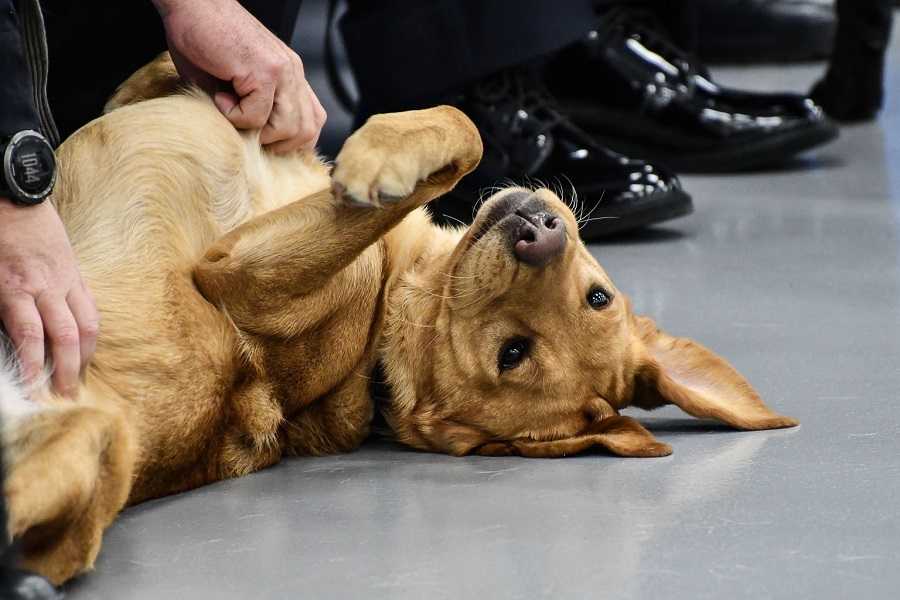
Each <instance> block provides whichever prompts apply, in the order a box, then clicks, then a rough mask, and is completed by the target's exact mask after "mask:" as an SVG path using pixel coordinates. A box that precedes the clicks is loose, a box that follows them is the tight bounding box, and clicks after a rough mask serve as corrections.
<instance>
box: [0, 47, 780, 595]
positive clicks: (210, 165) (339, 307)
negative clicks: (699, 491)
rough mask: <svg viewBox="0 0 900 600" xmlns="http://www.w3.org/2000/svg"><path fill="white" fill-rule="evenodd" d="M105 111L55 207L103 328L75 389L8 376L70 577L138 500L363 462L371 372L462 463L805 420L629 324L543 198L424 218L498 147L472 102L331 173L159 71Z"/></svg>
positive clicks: (12, 457)
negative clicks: (346, 454)
mask: <svg viewBox="0 0 900 600" xmlns="http://www.w3.org/2000/svg"><path fill="white" fill-rule="evenodd" d="M110 108H111V109H112V110H110V112H108V113H107V114H106V115H105V116H103V117H102V118H100V119H98V120H96V121H94V122H92V123H90V124H89V125H87V126H85V127H84V128H82V129H81V130H80V131H79V132H77V133H76V134H75V135H73V136H72V137H71V138H70V139H69V140H67V141H66V142H65V144H63V146H62V147H61V148H60V150H59V163H60V165H61V171H60V174H59V184H58V188H57V192H56V193H55V194H54V197H53V202H54V203H55V205H56V207H57V209H58V210H59V212H60V215H61V216H62V218H63V221H64V222H65V223H66V226H67V229H68V231H69V234H70V237H71V240H72V243H73V245H74V248H75V251H76V253H77V255H78V257H79V260H80V263H81V267H82V270H83V274H84V277H85V279H86V281H87V282H88V284H89V286H90V287H91V288H92V290H93V291H94V294H95V296H96V298H97V300H98V304H99V308H100V311H101V314H102V316H103V326H102V331H101V334H100V339H99V344H98V348H97V352H96V355H95V357H94V359H93V361H92V363H91V364H90V366H89V368H88V369H87V372H86V374H85V377H84V382H83V384H82V386H81V388H80V397H79V398H78V400H77V401H75V402H70V401H65V400H62V399H60V398H57V397H55V396H54V395H53V394H52V393H50V392H48V391H47V390H46V389H33V390H31V391H30V392H29V393H30V395H31V399H26V397H25V395H26V392H25V391H23V390H20V389H17V388H15V387H13V386H11V383H10V382H9V381H5V380H4V377H3V376H0V394H3V399H2V400H3V401H2V403H0V405H2V407H3V417H4V437H3V442H4V446H5V450H6V459H7V466H8V471H9V472H8V477H7V480H6V486H5V493H6V495H7V498H8V502H9V509H10V516H9V519H10V521H9V526H10V531H11V532H12V535H13V536H15V537H17V538H19V539H20V540H21V542H22V547H23V549H24V554H25V562H26V566H28V567H30V568H31V569H34V570H37V571H39V572H40V573H42V574H44V575H46V576H48V577H49V578H50V579H51V580H52V581H54V582H56V583H60V582H62V581H65V580H67V579H69V578H71V577H73V576H74V575H77V574H78V573H81V572H83V571H84V570H86V569H89V568H90V567H91V566H92V565H93V562H94V559H95V557H96V556H97V553H98V551H99V548H100V540H101V535H102V532H103V530H104V529H105V528H106V527H107V526H108V525H109V524H110V523H111V521H112V520H113V518H114V517H115V515H116V514H117V513H118V512H119V511H120V510H121V509H122V507H123V506H125V505H126V504H129V503H135V502H140V501H141V500H144V499H147V498H152V497H156V496H161V495H164V494H172V493H175V492H179V491H184V490H188V489H191V488H194V487H196V486H199V485H203V484H206V483H209V482H213V481H216V480H220V479H223V478H227V477H236V476H239V475H243V474H245V473H249V472H251V471H254V470H257V469H261V468H263V467H265V466H267V465H271V464H273V463H275V462H277V461H278V460H279V459H280V458H281V457H282V456H284V455H292V454H294V455H303V454H324V453H331V452H342V451H348V450H352V449H354V448H356V447H357V446H358V445H359V444H360V443H361V442H362V441H363V439H364V438H365V437H366V435H367V433H368V428H369V422H370V419H371V417H372V412H373V408H372V401H371V399H370V394H369V376H370V374H371V373H372V370H373V368H374V366H375V363H376V361H381V362H382V364H383V365H384V368H385V372H386V374H387V378H388V381H389V383H390V386H391V388H392V390H393V397H392V400H391V402H390V404H389V405H388V406H387V407H386V417H387V420H388V422H389V424H390V425H391V427H392V428H393V430H394V432H395V433H396V435H397V437H398V438H399V439H400V440H401V441H403V442H405V443H407V444H409V445H412V446H414V447H416V448H421V449H427V450H434V451H439V452H447V453H450V454H455V455H461V454H466V453H470V452H477V453H480V454H511V453H512V454H521V455H524V456H564V455H567V454H572V453H576V452H579V451H582V450H584V449H586V448H588V447H590V446H600V447H603V448H606V449H608V450H609V451H611V452H613V453H615V454H618V455H622V456H661V455H665V454H668V453H669V452H670V449H669V447H668V446H667V445H666V444H663V443H660V442H658V441H656V440H655V439H654V438H653V436H652V435H651V434H650V433H649V432H648V431H647V430H645V429H644V428H643V427H641V426H640V425H639V424H638V423H637V422H636V421H635V420H634V419H632V418H630V417H624V416H619V415H618V411H619V409H621V408H623V407H625V406H627V405H629V404H633V405H636V406H639V407H642V408H654V407H657V406H660V405H663V404H667V403H673V404H676V405H678V406H679V407H681V408H682V409H684V410H685V411H687V412H688V413H690V414H692V415H696V416H700V417H712V418H716V419H719V420H721V421H723V422H725V423H727V424H729V425H732V426H734V427H736V428H740V429H768V428H775V427H787V426H791V425H794V424H795V423H796V422H795V421H794V420H792V419H790V418H787V417H782V416H779V415H776V414H774V413H772V412H771V411H770V410H769V409H768V408H767V407H766V406H765V405H764V404H763V402H762V401H761V400H760V399H759V397H758V396H757V395H756V393H755V392H754V391H753V389H752V388H751V387H750V385H749V384H748V383H747V382H746V381H745V380H744V379H743V378H742V377H741V376H740V375H739V374H738V373H737V372H736V371H735V370H734V369H733V368H732V367H731V366H729V365H728V363H727V362H725V361H724V360H722V359H721V358H719V357H718V356H716V355H714V354H713V353H712V352H710V351H709V350H706V349H705V348H703V347H702V346H700V345H698V344H696V343H694V342H692V341H690V340H685V339H676V338H673V337H670V336H668V335H666V334H665V333H662V332H660V331H659V330H657V328H656V326H655V325H654V323H653V322H652V321H651V320H650V319H648V318H646V317H638V316H635V315H634V314H632V312H631V309H630V307H629V304H628V301H627V299H626V298H625V297H624V296H623V295H622V294H621V293H620V292H619V291H618V290H617V289H616V287H615V286H614V285H613V283H612V281H610V279H609V277H607V275H606V273H605V272H604V271H603V269H602V268H601V267H600V266H599V265H598V264H597V263H596V262H595V261H594V259H593V258H592V257H591V255H590V254H589V253H588V251H587V250H586V249H585V247H584V245H583V244H582V243H581V241H580V240H579V238H578V227H577V222H576V220H575V217H574V216H573V214H572V212H571V211H570V210H569V208H568V207H567V206H566V204H564V203H563V202H562V201H561V200H560V199H559V198H558V197H556V196H555V195H554V194H553V193H551V192H550V191H548V190H546V189H538V190H530V189H524V188H509V189H506V190H503V191H501V192H499V193H497V194H495V195H494V196H493V197H492V198H490V199H489V200H488V201H487V202H485V203H484V205H483V206H482V207H481V209H480V211H479V212H478V215H477V217H476V219H475V222H474V223H473V225H472V226H471V227H469V228H467V229H456V230H447V229H441V228H438V227H436V226H433V225H432V224H431V223H430V220H429V217H428V215H427V214H426V212H425V211H424V210H423V209H421V208H420V207H422V206H423V205H424V204H425V203H426V202H428V201H429V200H431V199H432V198H434V197H436V196H438V195H440V194H442V193H444V192H446V191H447V190H449V189H450V188H452V187H453V186H454V185H455V184H456V182H457V181H458V180H459V179H460V178H461V177H462V176H464V175H465V174H466V173H468V172H469V171H471V170H472V169H473V168H474V167H475V165H476V164H477V163H478V160H479V159H480V156H481V142H480V139H479V136H478V133H477V130H476V129H475V128H474V126H473V125H472V123H471V122H470V121H469V120H468V119H467V118H466V117H465V116H464V115H463V114H462V113H460V112H459V111H457V110H455V109H453V108H449V107H439V108H434V109H430V110H424V111H415V112H409V113H399V114H392V115H381V116H376V117H373V118H372V119H370V120H369V122H368V123H367V124H366V125H365V126H364V127H363V128H362V129H360V130H359V131H358V132H356V133H355V134H354V135H353V136H351V138H350V139H349V140H347V142H346V144H345V145H344V148H343V150H342V151H341V153H340V155H339V156H338V159H337V163H336V165H335V166H334V168H333V170H332V171H331V172H330V173H329V168H328V167H327V166H326V165H325V164H323V163H322V162H321V161H320V160H318V159H317V158H316V157H315V156H314V155H313V154H311V153H308V154H295V155H292V156H286V157H283V156H271V155H268V154H267V153H265V152H263V151H262V150H261V149H260V146H259V144H258V142H257V140H256V136H255V135H252V134H239V133H238V132H236V131H235V130H234V128H233V127H232V126H231V125H230V124H229V123H228V122H227V121H226V120H225V119H224V118H223V117H222V116H221V115H220V114H219V112H218V111H217V110H216V109H215V107H214V106H213V104H212V103H211V102H210V101H209V99H208V98H206V97H205V96H203V95H202V94H201V93H199V92H196V91H191V90H187V91H179V89H178V81H177V76H176V75H175V72H174V69H173V68H172V66H171V63H170V62H169V61H168V59H167V57H165V56H164V57H162V58H160V59H159V60H158V61H156V62H155V63H153V64H151V65H149V66H148V67H145V68H144V69H142V70H141V71H139V72H138V73H137V74H135V75H134V76H133V77H132V78H131V79H129V81H127V82H126V83H125V84H124V85H123V87H122V88H121V90H120V91H119V92H118V93H117V95H116V96H115V97H114V98H113V99H112V100H111V103H110ZM7 353H8V352H7ZM7 377H8V373H7Z"/></svg>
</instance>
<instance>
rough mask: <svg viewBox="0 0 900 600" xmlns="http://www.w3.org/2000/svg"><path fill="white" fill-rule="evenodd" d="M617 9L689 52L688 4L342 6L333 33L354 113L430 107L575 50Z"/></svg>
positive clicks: (466, 1)
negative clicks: (352, 88) (648, 15)
mask: <svg viewBox="0 0 900 600" xmlns="http://www.w3.org/2000/svg"><path fill="white" fill-rule="evenodd" d="M622 4H632V5H642V6H646V7H647V8H648V9H650V10H651V11H652V12H653V13H654V14H657V15H658V16H659V18H660V20H661V21H662V22H663V23H664V24H665V25H666V26H667V28H668V29H670V30H671V32H672V33H673V35H674V36H675V37H676V39H678V40H679V41H681V42H684V43H685V44H687V46H688V47H690V46H691V45H692V43H693V39H692V38H693V33H694V32H693V17H692V11H690V10H689V6H688V5H689V2H688V0H563V1H560V2H553V1H549V0H477V1H476V0H432V1H429V2H422V1H421V0H380V1H378V0H350V2H349V9H348V11H347V13H346V14H345V16H344V17H343V19H342V21H341V24H340V28H341V32H342V34H343V41H344V46H345V48H346V50H347V57H348V59H349V61H350V66H351V67H352V69H353V73H354V75H355V77H356V83H357V86H358V87H359V95H360V100H359V111H358V112H359V113H360V114H361V115H362V116H365V115H369V114H373V113H377V112H388V111H396V110H403V109H408V108H414V107H418V106H423V105H426V104H430V103H433V102H434V101H435V100H436V99H439V98H440V97H441V96H442V95H444V94H446V93H448V92H453V91H455V90H457V89H459V88H462V87H465V86H468V85H470V84H472V83H474V82H476V81H478V80H480V79H482V78H484V77H486V76H488V75H491V74H493V73H496V72H497V71H500V70H502V69H505V68H507V67H513V66H517V65H522V64H524V63H528V62H530V61H533V60H535V59H539V58H541V57H544V56H547V55H549V54H551V53H553V52H555V51H557V50H560V49H561V48H563V47H565V46H567V45H569V44H572V43H573V42H576V41H577V40H578V39H580V38H581V37H582V36H584V35H585V34H587V33H588V31H590V30H591V29H593V28H594V27H595V25H596V22H597V19H598V15H602V12H603V11H604V10H605V9H607V8H608V7H610V6H615V5H622ZM600 18H602V17H600Z"/></svg>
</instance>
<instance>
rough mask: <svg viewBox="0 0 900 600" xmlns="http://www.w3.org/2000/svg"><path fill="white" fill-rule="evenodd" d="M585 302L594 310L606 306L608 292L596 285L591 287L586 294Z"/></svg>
mask: <svg viewBox="0 0 900 600" xmlns="http://www.w3.org/2000/svg"><path fill="white" fill-rule="evenodd" d="M587 303H588V304H590V306H591V308H593V309H595V310H600V309H601V308H606V306H607V305H608V304H609V294H607V293H606V292H604V291H603V290H602V289H600V288H598V287H595V288H591V290H590V291H589V292H588V294H587Z"/></svg>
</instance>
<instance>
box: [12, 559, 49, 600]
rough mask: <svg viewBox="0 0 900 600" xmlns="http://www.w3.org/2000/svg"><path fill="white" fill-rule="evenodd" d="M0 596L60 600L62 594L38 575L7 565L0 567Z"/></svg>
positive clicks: (22, 599)
mask: <svg viewBox="0 0 900 600" xmlns="http://www.w3.org/2000/svg"><path fill="white" fill-rule="evenodd" d="M0 598H2V600H61V599H62V594H60V593H59V592H57V591H56V590H55V589H54V588H53V586H52V585H50V583H49V582H48V581H47V580H46V579H44V578H43V577H41V576H40V575H35V574H34V573H29V572H27V571H19V570H17V569H11V568H9V567H0Z"/></svg>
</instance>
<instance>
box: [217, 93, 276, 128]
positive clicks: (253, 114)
mask: <svg viewBox="0 0 900 600" xmlns="http://www.w3.org/2000/svg"><path fill="white" fill-rule="evenodd" d="M274 99H275V86H274V84H271V83H264V84H261V85H260V86H259V87H257V88H255V89H254V90H253V91H251V92H250V93H249V94H247V95H246V96H242V97H241V98H240V99H239V100H238V102H237V104H231V105H230V106H228V103H227V102H226V98H224V97H222V96H220V94H216V100H215V102H216V106H217V107H219V110H221V111H222V114H223V115H225V118H226V119H228V120H229V121H231V124H232V125H234V126H235V127H236V128H238V129H262V127H263V126H265V124H266V122H268V120H269V115H270V114H271V113H272V104H273V102H274ZM220 102H222V105H220ZM223 108H227V110H223Z"/></svg>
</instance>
